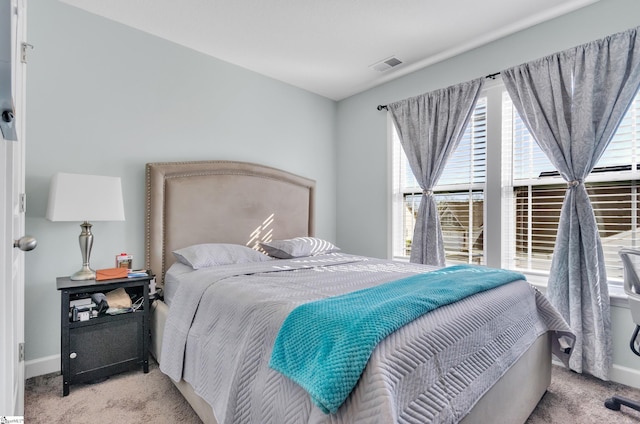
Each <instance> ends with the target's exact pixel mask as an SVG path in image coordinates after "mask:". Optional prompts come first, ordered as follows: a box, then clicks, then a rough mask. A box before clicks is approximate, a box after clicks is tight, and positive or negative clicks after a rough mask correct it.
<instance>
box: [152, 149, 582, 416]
mask: <svg viewBox="0 0 640 424" xmlns="http://www.w3.org/2000/svg"><path fill="white" fill-rule="evenodd" d="M146 190H147V193H146V194H147V198H146V202H147V208H146V227H145V240H146V246H145V247H146V266H147V267H148V268H149V269H151V270H152V271H153V272H154V273H155V275H156V284H157V287H158V289H159V290H160V291H161V292H162V290H164V289H165V284H164V283H165V281H164V278H165V276H166V275H167V272H169V276H170V277H171V281H174V280H176V278H177V277H176V275H178V276H180V275H182V274H184V275H185V278H186V279H185V281H192V283H189V282H188V283H187V284H185V283H184V282H180V283H179V285H178V286H177V287H179V288H177V289H175V288H174V289H173V290H174V292H175V293H174V294H172V297H173V296H175V297H173V299H174V300H172V301H171V302H164V301H163V300H162V299H159V300H156V301H155V302H154V304H153V307H152V311H151V332H152V336H151V337H152V343H151V345H152V346H151V353H152V355H153V356H154V357H155V358H156V359H157V360H158V362H159V364H160V367H161V369H163V371H164V372H165V373H167V374H168V375H170V376H172V381H173V382H174V384H175V385H176V387H178V389H179V390H180V392H181V393H182V394H183V396H184V397H185V398H186V399H187V401H188V402H189V403H190V404H191V405H192V407H193V409H194V410H195V411H196V413H197V414H198V415H199V416H200V418H201V419H202V421H203V422H205V423H218V424H226V423H235V422H238V423H241V422H246V423H253V422H256V423H258V422H259V423H266V422H274V423H287V422H291V423H299V422H309V423H311V422H313V423H330V422H331V423H340V422H349V423H359V422H362V423H374V422H380V423H387V422H408V423H409V422H414V423H426V422H463V423H484V422H492V423H498V422H503V423H522V422H525V421H526V419H527V417H528V416H529V415H530V413H531V411H532V410H533V409H534V408H535V406H536V404H537V403H538V401H539V400H540V398H541V397H542V395H543V394H544V393H545V391H546V389H547V387H548V385H549V383H550V379H551V352H552V350H553V352H554V353H555V354H556V355H557V356H558V358H559V359H561V360H563V361H564V360H567V359H568V355H569V354H570V349H568V348H567V346H568V345H570V343H571V337H572V334H571V331H570V329H569V328H568V327H567V326H566V324H565V323H564V321H563V320H562V319H561V318H560V317H559V316H558V315H557V314H556V313H555V311H554V310H553V308H552V307H551V306H550V305H549V304H548V302H546V299H545V298H544V296H542V295H541V294H540V293H539V292H537V290H535V289H534V288H533V287H531V286H530V285H529V284H527V283H526V282H523V281H515V282H513V283H509V284H505V285H503V286H501V287H499V288H496V289H493V290H489V291H487V292H483V293H479V294H477V295H474V296H470V297H469V298H466V299H463V300H461V301H459V302H456V303H455V304H452V305H447V306H444V307H441V308H438V309H436V310H434V311H432V312H430V313H428V314H426V315H424V316H422V317H420V318H418V319H416V320H415V321H413V322H411V323H409V324H407V325H405V326H403V327H401V328H400V329H398V330H397V331H395V332H394V333H392V334H391V335H389V336H388V337H386V338H385V339H384V340H382V341H381V342H380V343H379V345H378V346H377V347H376V348H375V349H374V351H373V353H372V354H371V358H370V359H369V362H368V363H367V364H366V367H365V368H364V371H363V372H362V376H361V377H360V378H359V380H358V382H357V385H356V386H355V388H354V389H353V391H352V392H351V393H350V394H349V396H348V398H347V399H346V401H345V402H344V403H343V404H342V405H341V406H340V407H339V409H338V410H337V412H336V413H333V414H326V413H323V412H322V411H321V410H320V409H319V408H318V407H317V406H316V405H314V404H313V403H312V401H311V400H310V396H309V395H308V394H307V392H306V391H305V390H304V389H303V388H302V387H300V386H299V385H297V384H296V383H294V382H293V381H291V380H290V379H288V378H287V377H285V376H284V375H282V374H281V373H279V372H277V371H275V370H273V369H271V368H269V366H268V364H269V357H270V353H271V348H272V347H273V343H274V339H275V337H276V336H277V334H278V328H277V327H278V325H280V324H282V321H283V320H284V319H285V318H286V316H287V313H288V312H287V313H285V312H283V310H281V309H282V308H281V307H282V305H285V306H284V309H287V308H289V309H293V308H294V307H295V306H296V305H300V304H304V303H305V302H309V301H311V300H314V299H315V298H318V297H319V298H324V297H331V296H334V295H336V294H340V293H343V292H345V291H351V290H357V289H361V288H363V287H369V286H372V285H376V284H379V283H380V282H385V281H393V280H395V279H398V278H400V277H403V276H406V275H415V274H420V273H427V272H428V271H432V269H429V268H427V267H424V266H418V265H414V264H400V263H395V262H390V261H385V260H380V259H375V258H364V257H358V256H357V255H348V254H346V253H343V252H335V251H332V252H329V253H327V254H326V255H316V256H313V257H302V258H292V259H274V260H271V261H268V262H264V263H260V264H249V265H248V266H249V267H254V268H255V269H254V270H253V271H251V272H249V271H244V270H243V271H241V272H238V271H233V270H232V272H231V274H229V275H226V274H225V275H224V276H223V277H215V278H214V277H212V276H211V275H212V274H211V273H213V274H216V273H220V272H221V271H220V269H199V270H197V271H194V272H193V273H191V272H188V271H190V270H188V269H185V266H184V265H182V264H176V257H175V256H174V255H173V253H172V252H174V251H176V250H179V249H184V248H186V247H189V246H195V245H199V244H203V243H220V244H225V245H226V244H229V245H241V246H249V247H251V248H256V249H257V248H258V247H259V246H260V243H263V242H265V241H270V240H271V241H273V240H288V239H292V238H298V237H308V238H313V236H314V202H315V183H314V181H312V180H309V179H307V178H304V177H301V176H298V175H294V174H291V173H289V172H286V171H283V170H279V169H275V168H271V167H266V166H262V165H257V164H252V163H244V162H233V161H195V162H164V163H149V164H147V167H146ZM265 266H270V267H273V268H281V269H282V272H271V271H269V272H265V270H264V269H263V268H264V267H265ZM181 267H182V268H181ZM230 267H231V268H234V267H235V268H237V267H239V265H231V266H230ZM187 268H188V267H187ZM252 269H253V268H252ZM176 270H178V271H176ZM381 271H382V272H381ZM225 272H226V271H225ZM245 272H246V273H245ZM352 272H355V274H353V278H351V275H352V274H348V273H352ZM181 273H182V274H181ZM174 274H175V275H174ZM222 274H224V272H223V273H222ZM320 274H323V277H319V275H320ZM347 274H348V275H349V276H348V277H345V275H347ZM324 275H326V276H327V277H328V278H327V277H325V276H324ZM275 276H277V277H278V278H277V279H276V278H274V277H275ZM381 276H382V277H381ZM209 278H211V279H213V281H218V282H215V283H212V284H209V283H207V284H206V285H205V286H206V287H205V288H203V289H202V293H200V294H198V295H197V296H196V297H194V299H195V305H194V306H191V305H189V304H186V303H184V302H185V300H184V299H187V298H189V297H192V296H195V295H192V294H191V292H190V290H191V289H190V288H183V287H192V286H191V284H193V285H194V286H195V284H196V282H198V283H199V282H200V281H203V280H205V279H209ZM299 278H300V279H299ZM303 278H309V279H310V280H309V282H307V280H303ZM318 278H327V279H326V280H323V282H322V283H321V284H322V288H321V289H319V288H317V282H315V280H317V279H318ZM281 279H284V281H285V282H284V283H282V284H284V286H280V284H281V283H280V282H279V281H278V282H276V280H281ZM298 281H305V282H304V283H298ZM354 281H355V282H354ZM270 286H274V287H276V286H277V288H275V289H274V290H279V291H277V292H269V291H266V290H267V288H266V287H270ZM167 288H168V287H167ZM263 289H264V290H265V291H264V293H263V292H261V290H263ZM243 290H244V291H243ZM269 290H270V289H269ZM179 293H180V294H179ZM256 293H258V294H256ZM252 297H253V298H255V299H254V301H255V302H254V303H255V304H251V305H245V304H242V305H240V304H238V305H236V304H235V303H234V302H235V301H236V299H238V298H242V299H244V298H252ZM176 299H177V300H176ZM283 299H284V300H283ZM207 302H218V303H217V304H216V303H211V304H209V303H207ZM168 303H169V304H170V305H171V306H169V304H168ZM257 305H262V306H261V308H262V309H260V308H258V306H257ZM265 305H266V306H265ZM274 305H277V306H278V307H277V308H275V307H274ZM496 305H497V306H496ZM518 305H520V306H518ZM523 305H528V306H523ZM532 305H533V306H532ZM270 308H271V309H270ZM526 308H529V309H530V310H529V311H528V312H527V314H526V316H519V315H518V314H522V310H524V309H526ZM185 309H193V312H192V315H189V314H187V319H189V317H190V316H191V317H192V323H191V324H190V325H191V327H187V330H185V334H184V336H183V337H182V339H184V346H181V348H180V349H174V348H173V347H171V348H168V347H167V346H172V345H173V344H175V340H176V337H177V336H176V335H174V334H173V333H174V332H176V331H175V328H174V327H176V325H173V324H172V323H173V322H177V321H176V320H177V318H176V316H178V315H184V314H185V313H186V312H185ZM242 310H246V311H249V312H247V314H245V315H243V314H242V313H240V312H238V311H242ZM493 310H495V311H497V312H495V314H494V312H491V313H489V312H487V311H493ZM498 312H499V314H498ZM235 314H237V315H238V316H239V317H241V318H239V319H236V318H234V317H233V316H234V315H235ZM491 314H494V315H491ZM500 314H504V316H503V315H500ZM485 315H486V316H487V318H486V320H485V321H482V322H478V323H476V321H477V320H480V319H481V318H480V317H481V316H485ZM247 316H251V317H252V323H249V324H248V323H247V322H246V321H248V320H247V319H244V318H242V317H245V318H246V317H247ZM482 319H484V318H482ZM172 320H173V321H172ZM254 321H255V322H257V324H253V322H254ZM167 322H169V323H170V324H169V325H167ZM474 325H477V326H478V327H474ZM274 327H275V328H274ZM256 328H257V329H256ZM474 328H475V329H476V330H477V331H475V330H474ZM220 329H223V331H220ZM214 331H217V332H218V333H216V334H213V333H212V332H214ZM465 331H466V332H468V333H469V334H467V335H466V336H465V337H467V339H464V340H463V339H462V336H460V339H459V340H458V339H457V337H458V336H457V334H458V332H465ZM169 332H170V333H171V334H167V333H169ZM220 332H221V333H222V334H219V333H220ZM492 332H493V333H495V335H494V336H491V337H494V338H492V339H490V340H489V341H487V339H486V337H489V335H487V334H488V333H492ZM485 333H487V334H485ZM516 333H517V334H516ZM480 334H482V337H481V336H480ZM469 337H470V338H469ZM177 338H178V339H180V337H177ZM257 339H260V340H259V341H258V340H257ZM451 339H455V340H454V341H453V342H451ZM447 340H449V341H447ZM163 343H164V349H163ZM235 343H237V345H236V344H235ZM443 343H450V344H452V346H447V347H442V349H440V348H439V349H440V350H439V351H438V352H436V353H434V351H433V349H434V348H433V346H436V345H439V344H443ZM480 351H482V353H480ZM446 352H451V354H449V353H447V354H446V355H445V353H446ZM487 352H491V355H493V356H491V355H490V356H485V357H483V356H481V355H487ZM451 358H454V359H451Z"/></svg>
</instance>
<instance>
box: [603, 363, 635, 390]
mask: <svg viewBox="0 0 640 424" xmlns="http://www.w3.org/2000/svg"><path fill="white" fill-rule="evenodd" d="M609 377H610V378H611V381H615V382H616V383H620V384H624V385H625V386H630V387H635V388H636V389H640V370H637V369H635V368H628V367H623V366H622V365H615V364H614V365H613V367H611V373H610V375H609Z"/></svg>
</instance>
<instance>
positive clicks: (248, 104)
mask: <svg viewBox="0 0 640 424" xmlns="http://www.w3.org/2000/svg"><path fill="white" fill-rule="evenodd" d="M28 40H29V42H30V43H31V44H33V45H34V46H35V48H34V49H33V50H30V51H29V63H28V74H27V81H28V82H27V133H26V141H27V159H26V185H27V187H26V191H27V199H28V200H27V203H28V206H27V214H26V225H27V231H28V233H29V234H33V235H34V236H36V237H37V239H38V247H37V249H36V250H34V251H33V252H30V253H29V254H27V255H26V292H25V296H26V323H25V324H26V328H25V333H26V357H27V360H28V361H27V374H28V375H37V374H41V373H45V372H52V371H55V370H56V369H59V366H60V365H59V356H58V355H59V352H60V350H59V349H60V323H59V320H60V319H59V315H60V312H59V311H60V303H59V302H60V300H59V299H60V295H59V293H58V292H57V290H56V286H55V278H56V277H57V276H64V275H69V274H71V273H73V272H75V271H76V270H77V269H79V268H80V265H81V264H82V260H81V256H80V250H79V247H78V235H79V234H80V227H79V224H80V223H79V222H78V223H75V222H71V223H64V222H55V223H54V222H49V221H47V220H46V219H45V213H46V204H47V197H48V188H49V181H50V178H51V176H52V175H53V174H54V173H55V172H58V171H62V172H71V173H89V174H97V175H113V176H120V177H121V178H122V183H123V191H124V204H125V215H126V221H125V222H95V223H94V226H93V233H94V236H95V242H94V247H93V252H92V255H91V264H92V266H93V267H94V268H104V267H109V266H111V265H112V264H113V262H114V256H115V255H116V254H117V253H119V252H128V253H131V254H133V255H134V266H140V267H141V266H143V265H144V259H143V257H144V232H143V224H144V207H145V204H144V166H145V163H147V162H154V161H176V160H241V161H249V162H255V163H260V164H264V165H268V166H273V167H277V168H282V169H285V170H287V171H289V172H293V173H295V174H299V175H302V176H305V177H308V178H312V179H314V180H316V184H317V199H316V200H317V202H316V203H317V206H316V208H317V209H316V234H317V235H318V236H319V237H323V238H326V239H328V240H335V231H336V204H335V202H336V200H335V199H336V193H335V187H336V176H335V155H336V152H335V137H336V129H335V122H336V116H335V114H336V103H335V102H334V101H332V100H329V99H326V98H324V97H321V96H317V95H315V94H311V93H309V92H307V91H304V90H300V89H298V88H295V87H292V86H290V85H287V84H284V83H281V82H279V81H275V80H273V79H270V78H267V77H264V76H261V75H258V74H256V73H253V72H251V71H248V70H246V69H243V68H239V67H237V66H233V65H231V64H228V63H225V62H222V61H220V60H217V59H214V58H211V57H208V56H205V55H203V54H200V53H198V52H195V51H192V50H189V49H186V48H184V47H181V46H179V45H176V44H172V43H170V42H167V41H165V40H162V39H159V38H156V37H153V36H150V35H147V34H144V33H142V32H139V31H137V30H134V29H131V28H129V27H126V26H123V25H120V24H117V23H114V22H111V21H108V20H106V19H104V18H101V17H98V16H95V15H91V14H89V13H87V12H84V11H82V10H79V9H76V8H74V7H71V6H68V5H65V4H62V3H60V2H58V1H51V0H31V1H30V2H29V10H28ZM52 367H53V369H52Z"/></svg>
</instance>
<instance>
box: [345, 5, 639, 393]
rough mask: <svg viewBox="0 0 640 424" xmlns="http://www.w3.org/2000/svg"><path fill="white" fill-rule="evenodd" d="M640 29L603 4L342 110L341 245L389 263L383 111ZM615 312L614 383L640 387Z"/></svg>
mask: <svg viewBox="0 0 640 424" xmlns="http://www.w3.org/2000/svg"><path fill="white" fill-rule="evenodd" d="M638 25H640V2H638V1H637V0H601V1H600V2H598V3H595V4H593V5H591V6H588V7H585V8H583V9H580V10H578V11H575V12H573V13H571V14H568V15H565V16H562V17H559V18H557V19H554V20H551V21H548V22H546V23H543V24H540V25H537V26H534V27H531V28H529V29H527V30H523V31H521V32H518V33H516V34H514V35H511V36H509V37H505V38H503V39H500V40H497V41H495V42H493V43H490V44H488V45H485V46H483V47H480V48H477V49H475V50H472V51H469V52H467V53H464V54H461V55H459V56H456V57H453V58H451V59H449V60H446V61H443V62H440V63H437V64H435V65H432V66H429V67H427V68H424V69H422V70H419V71H416V72H413V73H411V74H408V75H406V76H404V77H401V78H399V79H396V80H394V81H391V82H389V83H386V84H384V85H382V86H379V87H376V88H373V89H370V90H368V91H366V92H364V93H360V94H358V95H354V96H352V97H350V98H348V99H345V100H343V101H341V102H339V103H338V180H339V181H340V184H339V185H338V189H337V190H338V191H337V193H338V200H337V201H338V203H337V204H338V227H337V242H338V245H339V246H340V247H342V248H343V249H344V250H346V251H348V252H352V253H357V254H362V255H368V256H374V257H382V258H385V257H388V247H389V245H390V239H389V231H388V228H389V208H388V201H389V198H390V194H389V173H388V167H389V155H388V146H387V116H386V113H385V112H384V111H378V110H376V106H377V105H379V104H387V103H389V102H392V101H396V100H401V99H404V98H407V97H411V96H415V95H418V94H421V93H425V92H429V91H432V90H435V89H438V88H443V87H447V86H449V85H453V84H457V83H460V82H463V81H469V80H471V79H474V78H478V77H481V76H484V75H488V74H492V73H494V72H499V71H500V70H501V69H506V68H508V67H511V66H515V65H518V64H520V63H524V62H528V61H530V60H534V59H537V58H539V57H542V56H545V55H549V54H552V53H555V52H558V51H561V50H564V49H567V48H571V47H574V46H576V45H579V44H582V43H586V42H589V41H592V40H596V39H598V38H602V37H604V36H606V35H609V34H612V33H615V32H619V31H624V30H626V29H629V28H633V27H636V26H638ZM365 158H366V160H365ZM354 211H359V212H360V213H354ZM615 304H616V305H621V306H614V307H612V319H613V328H614V363H615V367H614V370H613V374H612V379H614V380H617V381H621V382H624V383H626V384H630V385H635V386H639V385H640V383H639V382H640V379H639V378H638V376H640V360H639V359H638V358H637V357H635V356H634V355H633V354H632V353H631V352H630V350H629V348H628V340H629V337H630V335H631V331H632V329H633V323H632V321H631V317H630V315H629V311H628V309H627V308H626V307H625V306H622V305H625V302H615Z"/></svg>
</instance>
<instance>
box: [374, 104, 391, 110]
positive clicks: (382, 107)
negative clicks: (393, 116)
mask: <svg viewBox="0 0 640 424" xmlns="http://www.w3.org/2000/svg"><path fill="white" fill-rule="evenodd" d="M376 109H378V110H382V109H384V110H389V108H387V105H378V107H377V108H376Z"/></svg>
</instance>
